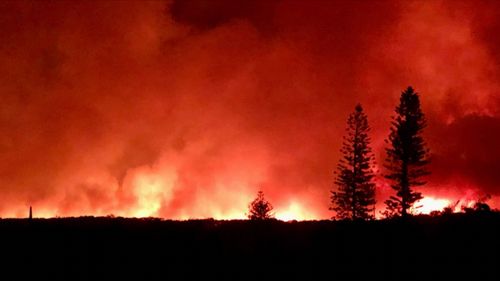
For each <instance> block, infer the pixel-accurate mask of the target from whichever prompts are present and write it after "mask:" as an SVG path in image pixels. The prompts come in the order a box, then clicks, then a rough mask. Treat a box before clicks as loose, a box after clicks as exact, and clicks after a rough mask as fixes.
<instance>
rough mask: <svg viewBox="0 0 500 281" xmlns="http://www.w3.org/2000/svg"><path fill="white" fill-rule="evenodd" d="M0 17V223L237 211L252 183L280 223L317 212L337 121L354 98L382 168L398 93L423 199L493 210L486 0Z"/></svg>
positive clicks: (492, 67) (493, 76) (9, 8)
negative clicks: (477, 202) (421, 145)
mask: <svg viewBox="0 0 500 281" xmlns="http://www.w3.org/2000/svg"><path fill="white" fill-rule="evenodd" d="M0 8H1V9H0V10H1V11H2V12H1V13H0V38H1V40H2V45H1V46H0V81H1V83H0V94H1V103H0V129H1V134H0V155H1V159H2V161H0V195H1V197H2V199H3V200H2V202H1V203H0V215H1V216H4V217H5V216H25V215H26V210H27V206H28V205H33V206H34V210H35V215H40V216H54V215H60V216H68V215H87V214H88V215H107V214H115V215H124V216H150V215H151V216H161V217H165V218H193V217H196V218H199V217H215V218H239V217H244V216H245V212H246V209H247V204H248V202H250V201H251V199H252V198H253V197H254V196H255V194H256V191H257V190H259V189H262V190H264V192H265V194H266V197H267V198H268V199H269V200H270V201H271V203H272V204H273V205H274V207H275V211H276V213H277V215H278V217H280V218H297V219H303V218H329V217H330V216H331V215H332V214H331V212H330V211H328V204H329V190H331V189H332V188H333V186H332V185H333V170H334V168H335V165H336V163H337V160H338V159H339V157H340V155H339V152H338V150H339V148H340V143H341V140H342V134H343V133H344V127H345V119H346V117H347V115H348V113H349V112H351V111H352V109H353V107H354V105H355V104H356V103H357V102H361V103H362V104H364V107H365V109H366V110H367V113H368V114H369V121H370V123H371V125H372V128H373V130H372V139H373V146H374V149H375V151H376V152H377V155H376V156H377V162H378V163H382V162H383V159H384V156H385V155H384V151H383V147H384V142H383V140H384V138H386V136H387V134H388V128H389V121H390V116H391V114H392V112H393V110H394V106H395V105H396V103H397V101H398V97H399V94H400V92H401V90H403V89H404V88H405V87H407V86H408V85H412V86H414V87H415V88H416V89H417V91H418V92H420V93H421V99H422V103H423V110H424V112H425V113H426V114H427V117H428V124H429V127H428V128H427V130H426V139H427V141H428V144H429V147H430V148H431V151H432V161H433V162H432V163H433V164H432V166H431V171H432V173H433V174H432V176H431V177H429V179H428V185H427V186H426V187H424V188H422V192H423V194H424V196H429V197H435V198H444V199H447V200H450V201H453V200H456V199H460V198H465V197H467V198H470V197H475V196H477V197H481V196H483V195H484V194H491V195H492V196H493V199H492V202H491V203H493V205H494V206H498V205H495V202H496V200H497V198H498V196H499V195H500V186H499V182H500V178H499V176H498V172H497V170H498V169H499V168H500V165H499V164H497V159H498V158H499V156H500V148H498V146H497V145H496V143H497V141H496V140H498V138H499V137H500V133H499V131H500V130H499V129H500V128H499V125H498V124H500V122H499V121H500V120H499V118H500V115H499V114H500V99H499V96H500V95H499V92H498V91H499V90H498V89H499V85H498V84H499V83H498V77H499V74H500V70H499V69H498V65H499V61H500V52H499V49H498V46H499V44H498V43H499V42H498V36H494V35H496V34H498V33H499V31H500V20H498V19H500V15H499V12H498V11H500V7H498V3H497V2H494V1H491V2H489V1H484V2H478V1H474V2H468V1H466V2H458V1H444V2H437V1H433V2H420V1H415V2H407V1H405V2H403V1H384V2H382V1H380V2H357V1H356V2H350V1H338V2H337V1H282V2H281V1H273V2H271V1H217V2H216V3H207V2H204V1H174V2H160V1H152V2H147V1H141V2H137V1H133V2H125V1H119V2H115V1H110V2H88V1H81V2H78V1H71V2H49V1H33V2H27V1H3V2H2V3H0ZM380 172H381V173H383V170H382V171H380ZM390 192H391V191H390V190H389V189H388V188H387V187H386V186H384V184H383V182H381V184H380V186H379V196H378V200H379V202H382V201H383V200H384V199H385V197H386V196H387V195H389V194H390ZM495 196H496V197H495ZM439 202H441V201H439ZM382 207H383V206H382V204H379V206H378V208H379V209H380V208H382Z"/></svg>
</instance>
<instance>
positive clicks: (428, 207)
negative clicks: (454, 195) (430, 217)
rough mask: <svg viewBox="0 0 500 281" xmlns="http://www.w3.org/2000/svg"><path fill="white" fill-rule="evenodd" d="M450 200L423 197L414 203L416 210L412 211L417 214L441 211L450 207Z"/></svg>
mask: <svg viewBox="0 0 500 281" xmlns="http://www.w3.org/2000/svg"><path fill="white" fill-rule="evenodd" d="M451 202H452V201H451V200H450V199H445V198H434V197H424V198H422V199H420V200H419V201H417V202H416V203H415V206H416V208H415V209H414V210H413V211H414V212H415V213H417V214H430V213H431V212H432V211H442V210H443V209H444V208H446V207H448V206H450V204H451Z"/></svg>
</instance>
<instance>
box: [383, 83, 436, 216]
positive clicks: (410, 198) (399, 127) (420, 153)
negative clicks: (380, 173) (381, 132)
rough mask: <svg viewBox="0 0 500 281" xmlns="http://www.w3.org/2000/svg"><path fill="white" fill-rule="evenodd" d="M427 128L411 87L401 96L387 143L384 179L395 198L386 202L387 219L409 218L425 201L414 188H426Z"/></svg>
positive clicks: (385, 213) (418, 101)
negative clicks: (392, 190)
mask: <svg viewBox="0 0 500 281" xmlns="http://www.w3.org/2000/svg"><path fill="white" fill-rule="evenodd" d="M425 127H426V120H425V116H424V114H423V113H422V110H421V108H420V99H419V95H418V93H417V92H415V91H414V90H413V88H412V87H408V88H407V89H406V90H405V91H403V92H402V93H401V97H400V103H399V105H398V106H397V107H396V116H394V117H393V120H392V122H391V132H390V134H389V138H388V139H387V140H386V143H388V144H389V148H386V153H387V158H386V163H385V165H384V166H385V167H386V168H387V170H388V173H387V174H386V175H385V178H387V179H388V180H390V181H391V187H392V188H393V189H394V190H395V191H396V196H391V197H390V198H389V199H388V200H386V201H385V204H386V206H387V208H386V210H385V212H384V213H383V214H384V215H385V216H386V217H391V216H399V215H401V216H403V217H406V216H407V215H408V212H409V209H410V208H412V207H413V205H414V203H415V202H416V201H418V200H420V199H422V198H423V197H422V194H421V193H420V192H416V191H414V190H413V187H416V186H421V185H424V184H425V182H424V181H422V179H421V178H422V177H423V176H425V175H428V174H429V172H428V171H427V169H426V165H427V164H428V163H429V160H428V154H429V149H427V148H426V143H425V142H424V139H423V137H422V130H423V129H424V128H425Z"/></svg>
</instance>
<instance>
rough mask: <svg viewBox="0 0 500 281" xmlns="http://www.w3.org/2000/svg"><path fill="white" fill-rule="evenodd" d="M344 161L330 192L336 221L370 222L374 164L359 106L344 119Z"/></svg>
mask: <svg viewBox="0 0 500 281" xmlns="http://www.w3.org/2000/svg"><path fill="white" fill-rule="evenodd" d="M346 131H347V136H344V142H343V146H342V149H341V150H340V151H341V152H342V154H343V157H342V158H341V159H340V161H339V164H338V165H337V176H336V179H335V184H336V185H337V191H332V192H331V202H332V207H331V208H330V210H333V211H335V212H336V218H338V219H352V220H355V219H373V209H374V206H375V184H374V183H373V182H372V178H373V176H374V175H373V169H372V161H373V160H374V157H373V153H372V150H371V148H370V138H369V136H368V132H369V131H370V126H369V125H368V118H367V116H366V114H365V113H364V112H363V108H362V106H361V105H360V104H358V105H356V107H355V111H354V112H353V113H351V114H350V115H349V118H348V119H347V128H346Z"/></svg>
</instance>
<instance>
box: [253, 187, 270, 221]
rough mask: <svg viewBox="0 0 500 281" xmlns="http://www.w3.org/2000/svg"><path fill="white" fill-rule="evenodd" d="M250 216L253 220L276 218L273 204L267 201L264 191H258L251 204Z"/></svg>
mask: <svg viewBox="0 0 500 281" xmlns="http://www.w3.org/2000/svg"><path fill="white" fill-rule="evenodd" d="M248 208H249V212H250V213H249V214H248V218H249V219H251V220H266V219H272V218H274V214H272V213H271V211H272V210H273V206H272V205H271V203H269V202H268V201H266V199H265V198H264V192H262V191H259V192H258V193H257V198H255V199H254V200H253V201H252V202H251V203H250V205H249V206H248Z"/></svg>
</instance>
